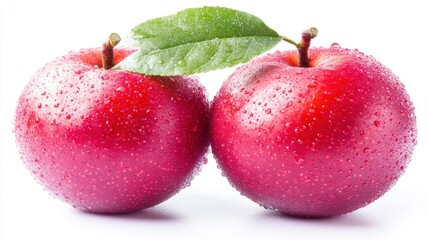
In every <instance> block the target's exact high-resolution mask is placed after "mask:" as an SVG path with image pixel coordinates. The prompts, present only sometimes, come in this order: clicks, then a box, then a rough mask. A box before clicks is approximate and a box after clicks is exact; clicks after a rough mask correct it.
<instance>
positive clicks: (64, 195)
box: [15, 49, 209, 213]
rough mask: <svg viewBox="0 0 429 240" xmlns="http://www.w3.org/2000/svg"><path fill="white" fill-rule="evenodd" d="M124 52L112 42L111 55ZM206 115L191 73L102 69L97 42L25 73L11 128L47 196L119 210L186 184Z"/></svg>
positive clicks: (204, 139) (200, 153) (204, 136)
mask: <svg viewBox="0 0 429 240" xmlns="http://www.w3.org/2000/svg"><path fill="white" fill-rule="evenodd" d="M131 52H132V50H125V49H117V50H116V51H115V55H114V58H113V63H117V62H119V61H121V60H122V59H123V58H125V57H126V56H127V55H129V54H130V53H131ZM111 60H112V59H111ZM208 115H209V114H208V101H207V97H206V94H205V89H204V88H203V87H202V86H201V85H200V84H199V82H198V81H197V79H196V78H193V77H180V76H176V77H155V76H145V75H142V74H137V73H131V72H126V71H123V70H106V69H103V68H102V61H101V49H84V50H81V51H79V52H70V53H69V54H67V55H65V56H63V57H60V58H58V59H56V60H54V61H53V62H51V63H49V64H47V65H46V66H45V67H43V68H42V69H41V70H40V71H38V72H37V73H36V74H35V75H34V76H33V77H32V78H31V80H30V82H29V83H28V85H27V86H26V87H25V89H24V91H23V92H22V95H21V97H20V98H19V102H18V106H17V110H16V119H15V133H16V138H17V144H18V147H19V150H20V153H21V156H22V158H23V160H24V162H25V164H26V166H27V167H28V168H29V169H30V171H31V172H32V173H33V175H34V176H35V177H36V178H37V180H38V181H39V182H40V183H41V184H42V185H43V186H44V187H45V188H46V189H47V190H48V191H49V192H51V193H52V194H53V195H55V196H56V197H58V198H60V199H62V200H64V201H65V202H67V203H69V204H72V205H73V206H74V207H76V208H79V209H82V210H85V211H90V212H99V213H123V212H131V211H136V210H140V209H143V208H148V207H151V206H154V205H156V204H158V203H160V202H162V201H164V200H166V199H168V198H169V197H171V196H172V195H174V194H175V193H177V192H178V191H179V190H180V189H182V188H183V187H185V186H186V185H188V184H189V182H190V181H191V179H192V178H193V176H194V175H195V174H196V173H197V172H198V171H199V169H200V166H201V164H202V162H203V159H204V157H205V154H206V150H207V148H208Z"/></svg>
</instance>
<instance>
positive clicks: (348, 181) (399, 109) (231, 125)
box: [210, 31, 417, 217]
mask: <svg viewBox="0 0 429 240" xmlns="http://www.w3.org/2000/svg"><path fill="white" fill-rule="evenodd" d="M316 34H317V32H316ZM314 36H315V34H313V35H312V34H311V31H307V32H304V33H303V38H302V41H301V43H299V44H296V45H297V47H298V51H285V52H274V53H272V54H269V55H266V56H264V57H261V58H258V59H255V60H253V61H251V62H250V63H247V64H245V65H244V66H242V67H240V68H238V69H237V70H236V71H235V72H234V73H233V74H232V75H231V76H230V77H229V78H228V79H227V80H226V82H224V83H223V85H222V87H221V89H220V90H219V92H218V93H217V95H216V96H215V98H214V100H213V102H212V107H211V125H210V132H211V133H210V140H211V146H212V150H213V154H214V156H215V158H216V160H217V162H218V165H219V167H220V168H221V170H222V172H223V174H224V175H225V176H226V177H227V178H228V180H229V181H230V183H231V184H232V185H233V186H234V187H235V188H236V189H237V190H238V191H240V192H241V194H243V195H245V196H247V197H248V198H250V199H251V200H253V201H255V202H256V203H259V204H260V205H261V206H264V207H266V208H269V209H275V210H277V211H280V212H282V213H286V214H289V215H295V216H304V217H327V216H334V215H340V214H344V213H348V212H352V211H354V210H356V209H359V208H361V207H364V206H366V205H367V204H369V203H371V202H373V201H374V200H376V199H378V198H379V197H380V196H382V195H383V194H384V193H385V192H386V191H388V190H389V189H390V188H391V187H392V186H393V185H394V184H395V182H396V181H397V179H398V178H399V177H400V176H401V175H402V174H403V173H404V170H405V168H406V167H407V164H408V163H409V162H410V158H411V155H412V152H413V148H414V146H415V144H416V133H417V130H416V117H415V115H414V107H413V104H412V102H411V101H410V98H409V96H408V94H407V92H406V91H405V88H404V85H403V84H402V83H401V82H400V80H399V79H398V77H397V76H395V75H394V74H393V73H392V71H390V70H389V69H388V68H387V67H385V66H383V65H382V64H381V63H379V62H378V61H376V60H375V59H374V58H373V57H370V56H367V55H365V54H363V53H361V52H359V51H358V50H350V49H345V48H342V47H340V46H339V45H338V44H333V45H332V46H331V47H329V48H309V45H310V40H311V39H312V38H313V37H314Z"/></svg>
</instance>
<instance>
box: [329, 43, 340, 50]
mask: <svg viewBox="0 0 429 240" xmlns="http://www.w3.org/2000/svg"><path fill="white" fill-rule="evenodd" d="M331 48H336V49H338V48H341V46H340V44H338V43H332V44H331Z"/></svg>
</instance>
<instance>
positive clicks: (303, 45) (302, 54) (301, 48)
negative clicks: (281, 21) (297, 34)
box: [282, 27, 318, 67]
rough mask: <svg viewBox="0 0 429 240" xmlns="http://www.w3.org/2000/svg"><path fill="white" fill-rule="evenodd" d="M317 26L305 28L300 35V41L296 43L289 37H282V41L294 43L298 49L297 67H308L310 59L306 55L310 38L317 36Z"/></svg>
mask: <svg viewBox="0 0 429 240" xmlns="http://www.w3.org/2000/svg"><path fill="white" fill-rule="evenodd" d="M317 32H318V31H317V28H314V27H312V28H309V29H307V30H305V31H304V32H303V33H302V35H301V42H300V43H296V42H295V41H293V40H292V39H290V38H287V37H284V36H283V37H282V38H283V41H285V42H288V43H290V44H292V45H294V46H295V47H296V48H297V49H298V53H299V63H298V64H299V65H298V66H299V67H310V59H309V57H308V48H309V47H310V43H311V39H313V38H315V37H316V36H317Z"/></svg>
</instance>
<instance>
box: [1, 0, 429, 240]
mask: <svg viewBox="0 0 429 240" xmlns="http://www.w3.org/2000/svg"><path fill="white" fill-rule="evenodd" d="M0 2H1V3H0V4H1V5H0V11H1V12H0V18H1V21H0V23H1V28H0V30H1V33H0V46H1V49H0V56H1V62H0V67H1V69H0V177H1V181H0V184H1V188H0V191H1V192H0V207H1V208H0V239H2V240H3V239H90V238H91V239H249V240H250V239H406V238H407V239H429V233H428V228H427V221H428V220H427V215H428V214H429V211H428V203H429V196H428V193H429V188H428V187H427V183H428V179H429V174H428V173H427V171H428V167H429V163H428V156H429V139H428V138H429V131H428V125H429V114H428V105H429V94H428V93H427V91H428V84H427V83H428V81H429V79H428V74H427V70H428V66H427V65H428V60H427V57H428V55H429V51H428V43H427V42H428V30H427V28H428V23H429V17H428V15H429V14H428V13H427V9H428V8H427V7H426V6H427V4H426V2H425V1H423V0H422V1H417V0H407V1H394V0H391V1H373V0H372V1H364V0H361V1H331V0H324V1H313V0H307V1H278V0H276V1H269V0H264V1H255V2H251V1H223V0H217V1H147V2H145V1H128V0H117V1H116V2H113V1H108V0H105V1H90V0H85V1H80V0H73V1H46V0H37V1H30V0H29V1H23V0H0ZM203 5H220V6H226V7H231V8H235V9H239V10H243V11H246V12H249V13H252V14H254V15H256V16H258V17H260V18H262V19H263V20H264V21H265V22H266V24H267V25H268V26H270V27H272V28H273V29H275V30H276V31H278V32H279V33H280V34H282V35H286V36H288V37H290V38H293V39H296V40H298V39H299V37H300V33H301V31H302V30H304V29H306V28H308V27H310V26H316V27H318V29H319V36H318V37H317V38H316V39H315V40H314V41H313V46H329V45H330V44H331V43H333V42H337V43H339V44H341V46H343V47H348V48H358V49H359V50H361V51H362V52H365V53H366V54H369V55H373V56H374V57H375V58H377V59H378V60H379V61H380V62H382V63H383V64H385V65H386V66H388V67H389V68H391V69H392V70H393V72H395V73H396V74H397V75H398V76H399V77H400V79H401V80H402V81H403V82H404V83H405V86H406V89H407V90H408V92H409V94H410V96H411V99H412V100H413V102H414V104H415V107H416V115H417V121H418V128H419V132H418V145H417V147H416V149H415V152H414V155H413V158H412V162H411V164H410V165H409V167H408V169H407V171H406V173H405V174H404V176H403V177H402V178H400V179H399V182H398V183H397V184H396V186H395V187H394V188H393V189H392V190H390V191H389V192H388V193H387V194H385V195H384V196H383V197H382V198H381V199H379V200H377V201H376V202H374V203H373V204H371V205H369V206H367V207H365V208H363V209H360V210H358V211H355V212H353V213H351V214H347V215H343V216H339V217H333V218H327V219H300V218H292V217H286V216H282V215H280V214H276V213H273V212H270V211H267V210H264V209H263V208H260V207H259V206H258V205H257V204H255V203H253V202H251V201H250V200H248V199H246V198H245V197H243V196H240V194H239V193H238V192H237V191H235V190H234V189H233V188H232V187H230V185H229V184H228V182H227V180H226V179H225V178H224V177H222V176H221V174H220V171H219V170H218V169H217V168H216V163H215V161H214V159H213V158H212V157H211V156H210V157H209V162H208V164H207V165H205V166H204V168H203V170H202V172H201V173H200V175H199V176H197V177H196V179H195V180H194V181H193V182H192V185H191V186H190V187H189V188H187V189H185V190H183V191H181V192H180V193H179V194H178V195H176V196H174V197H173V198H171V199H169V200H167V201H166V202H164V203H162V204H160V205H158V206H156V207H154V208H151V209H147V210H144V211H141V212H138V213H134V214H127V215H119V216H103V215H94V214H88V213H84V212H81V211H78V210H75V209H73V208H72V207H71V206H69V205H67V204H65V203H62V202H61V201H59V200H56V199H54V198H53V197H51V196H50V195H49V194H48V193H47V192H46V191H44V190H43V188H42V187H41V186H40V185H38V184H37V183H36V182H35V181H34V180H33V178H32V177H31V176H30V174H29V172H28V171H27V169H26V168H25V167H24V165H23V164H22V162H21V160H20V158H19V156H18V153H17V150H16V147H15V142H14V136H13V133H12V126H13V125H12V120H13V114H14V108H15V103H16V100H17V98H18V96H19V94H20V91H21V90H22V89H23V87H24V85H25V84H26V82H27V81H28V79H29V78H30V76H31V75H32V74H33V73H34V72H35V71H36V70H37V69H39V68H40V67H42V66H43V65H44V64H45V63H46V62H48V61H50V60H52V59H54V58H55V57H58V56H60V55H63V54H66V53H67V52H69V51H71V50H78V49H80V48H83V47H98V46H99V45H100V43H101V42H102V41H103V40H104V39H105V38H106V36H107V35H108V34H109V33H110V32H113V31H116V32H118V33H120V34H123V35H125V34H126V33H128V31H129V30H130V29H131V28H132V27H134V26H135V25H137V24H138V23H140V22H143V21H145V20H148V19H150V18H154V17H160V16H164V15H168V14H173V13H175V12H177V11H179V10H182V9H185V8H188V7H197V6H203ZM277 49H280V50H288V49H293V47H292V46H291V45H289V44H287V43H281V44H280V45H279V46H278V48H277ZM231 72H232V69H226V70H222V71H217V72H213V73H209V74H202V75H201V79H202V82H203V84H204V85H205V86H206V87H207V89H208V91H209V93H210V97H211V98H212V97H213V96H214V94H215V93H216V91H217V89H218V88H219V86H220V84H221V83H222V81H223V80H224V79H226V78H227V76H228V75H229V74H230V73H231Z"/></svg>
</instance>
